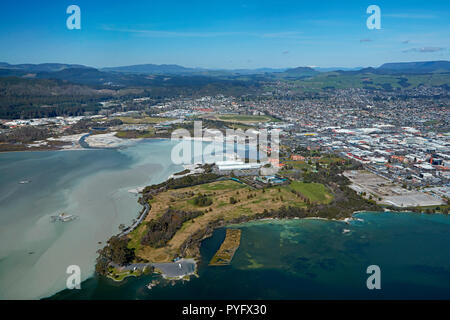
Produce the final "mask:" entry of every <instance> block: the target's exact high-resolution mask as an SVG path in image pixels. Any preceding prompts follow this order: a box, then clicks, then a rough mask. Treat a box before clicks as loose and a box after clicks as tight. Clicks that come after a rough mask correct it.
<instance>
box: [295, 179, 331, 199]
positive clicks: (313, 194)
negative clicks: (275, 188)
mask: <svg viewBox="0 0 450 320" xmlns="http://www.w3.org/2000/svg"><path fill="white" fill-rule="evenodd" d="M286 188H288V189H291V190H295V191H298V192H300V193H301V194H303V195H304V196H305V197H307V198H309V199H310V200H311V201H314V202H320V203H329V202H331V200H332V199H333V196H332V195H331V194H330V193H329V192H328V190H327V188H326V187H325V186H324V185H323V184H320V183H305V182H299V181H292V183H291V184H290V185H288V186H286Z"/></svg>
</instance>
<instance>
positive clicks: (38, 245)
mask: <svg viewBox="0 0 450 320" xmlns="http://www.w3.org/2000/svg"><path fill="white" fill-rule="evenodd" d="M173 144H174V143H173V142H170V141H166V140H153V141H143V142H139V143H137V144H135V145H132V146H129V147H127V148H124V149H121V150H79V151H60V152H55V151H50V152H20V153H5V154H0V177H1V178H0V299H35V298H41V297H45V296H49V295H51V294H54V293H55V292H57V291H60V290H62V289H64V288H65V285H66V279H67V276H68V275H67V274H66V268H67V266H69V265H78V266H80V268H81V273H82V279H83V280H84V279H87V278H88V277H90V276H92V274H93V271H94V264H95V258H96V251H97V250H98V249H99V248H101V247H102V246H103V243H104V241H105V240H107V239H108V238H109V237H110V236H111V235H113V234H116V233H118V231H119V230H118V226H119V225H120V224H121V223H124V224H125V225H130V224H131V221H132V219H134V218H136V217H137V216H138V213H139V210H140V209H141V208H140V206H139V205H138V203H137V195H135V194H132V193H130V192H128V190H130V189H133V188H136V187H139V186H144V185H148V184H151V183H159V182H161V181H163V180H165V179H166V178H167V177H168V176H169V175H170V174H172V173H174V172H177V171H180V170H181V169H182V167H181V166H178V165H174V164H172V162H170V161H167V159H170V152H171V149H172V146H173ZM22 180H31V183H29V184H19V181H22ZM61 212H66V213H69V214H74V215H77V216H79V219H77V220H75V221H72V222H69V223H51V222H50V216H52V215H57V214H59V213H61ZM98 242H102V244H99V243H98Z"/></svg>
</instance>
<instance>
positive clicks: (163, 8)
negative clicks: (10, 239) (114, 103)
mask: <svg viewBox="0 0 450 320" xmlns="http://www.w3.org/2000/svg"><path fill="white" fill-rule="evenodd" d="M71 4H75V5H78V6H79V7H80V8H81V30H68V29H67V27H66V19H67V17H68V16H69V15H68V14H66V9H67V7H68V6H69V5H71ZM372 4H375V5H378V6H379V7H380V9H381V29H380V30H369V29H368V28H367V27H366V20H367V18H368V16H369V14H367V13H366V9H367V7H368V6H369V5H372ZM0 7H1V9H0V61H4V62H9V63H14V64H15V63H43V62H60V63H79V64H85V65H89V66H94V67H106V66H119V65H131V64H142V63H155V64H163V63H166V64H179V65H183V66H188V67H204V68H227V69H228V68H258V67H295V66H320V67H332V66H340V67H356V66H378V65H380V64H382V63H385V62H398V61H423V60H449V57H450V43H449V42H450V40H449V39H450V19H449V18H448V17H449V14H450V1H447V0H444V1H443V0H427V1H423V0H421V1H417V0H408V1H392V0H388V1H378V0H370V1H364V0H358V1H357V0H345V1H344V0H323V1H318V0H315V1H303V0H296V1H285V0H278V1H274V0H272V1H265V0H258V1H234V0H227V1H215V0H209V1H195V0H184V1H174V0H166V1H154V0H143V1H141V0H128V1H117V0H116V1H115V0H109V1H103V0H102V1H96V0H70V1H66V0H58V1H54V0H52V1H50V0H40V1H35V0H29V1H24V0H14V1H13V0H6V1H1V3H0Z"/></svg>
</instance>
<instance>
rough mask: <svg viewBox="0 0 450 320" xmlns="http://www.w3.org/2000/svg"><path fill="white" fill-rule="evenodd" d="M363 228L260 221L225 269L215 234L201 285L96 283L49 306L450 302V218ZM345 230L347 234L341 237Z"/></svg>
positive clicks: (367, 220) (405, 218) (370, 223)
mask: <svg viewBox="0 0 450 320" xmlns="http://www.w3.org/2000/svg"><path fill="white" fill-rule="evenodd" d="M357 217H359V218H361V219H363V221H352V222H351V223H350V225H347V224H345V223H343V222H337V221H323V220H291V221H273V220H269V221H260V222H251V223H246V224H243V225H238V226H232V227H233V228H240V229H242V241H241V246H240V248H239V249H238V251H237V252H236V255H235V257H234V259H233V261H232V263H231V265H230V266H226V267H209V266H207V262H208V261H209V259H210V258H211V257H212V256H213V254H214V253H215V251H216V250H217V249H218V248H219V246H220V244H221V242H222V241H223V239H224V237H225V229H219V230H216V231H215V232H214V234H213V236H212V237H211V238H209V239H206V240H205V241H204V242H203V244H202V247H201V254H202V258H203V259H202V262H201V263H200V265H199V278H192V279H191V280H190V281H188V282H177V283H172V282H167V281H162V282H161V285H160V286H158V287H155V288H153V289H152V290H148V289H147V288H146V287H145V285H146V284H147V283H149V282H150V281H151V280H152V279H157V278H159V276H157V275H153V276H146V277H141V278H130V279H128V280H125V281H124V282H122V283H119V284H117V283H113V282H112V281H110V280H108V279H104V278H99V277H94V278H90V279H88V280H87V281H85V282H83V283H82V289H81V290H65V291H62V292H60V293H58V294H57V295H55V296H53V297H52V298H54V299H450V248H449V243H450V216H444V215H421V214H413V213H362V214H358V215H357ZM344 229H349V230H350V232H348V233H343V231H344ZM373 264H375V265H378V266H379V267H380V269H381V290H368V289H367V287H366V280H367V277H368V276H369V275H368V274H366V269H367V267H368V266H369V265H373Z"/></svg>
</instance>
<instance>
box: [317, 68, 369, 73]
mask: <svg viewBox="0 0 450 320" xmlns="http://www.w3.org/2000/svg"><path fill="white" fill-rule="evenodd" d="M313 69H314V70H316V71H319V72H332V71H358V70H361V69H363V67H354V68H346V67H328V68H322V67H313Z"/></svg>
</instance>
